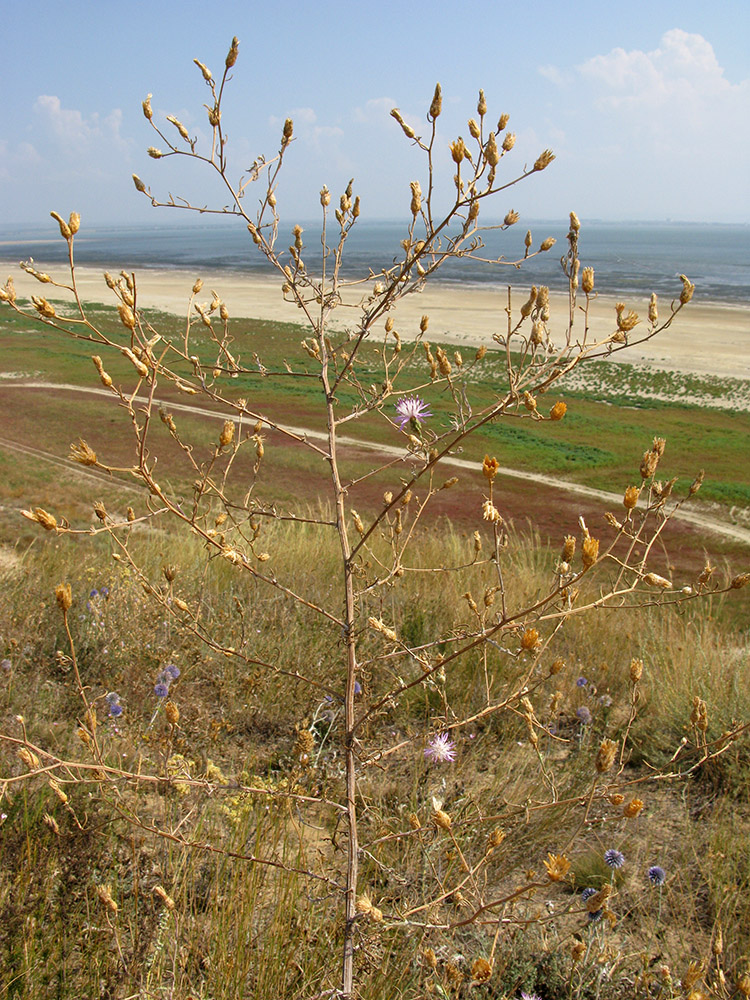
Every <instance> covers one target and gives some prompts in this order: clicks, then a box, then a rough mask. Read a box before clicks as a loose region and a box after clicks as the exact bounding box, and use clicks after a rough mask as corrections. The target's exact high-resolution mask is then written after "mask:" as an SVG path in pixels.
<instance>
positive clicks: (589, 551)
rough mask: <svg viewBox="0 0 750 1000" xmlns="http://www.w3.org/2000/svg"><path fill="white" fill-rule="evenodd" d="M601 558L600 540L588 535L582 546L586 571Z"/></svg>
mask: <svg viewBox="0 0 750 1000" xmlns="http://www.w3.org/2000/svg"><path fill="white" fill-rule="evenodd" d="M598 558H599V539H598V538H592V537H591V535H588V536H587V537H586V538H584V540H583V543H582V545H581V561H582V562H583V568H584V569H590V568H591V567H592V566H593V565H594V563H595V562H596V560H597V559H598Z"/></svg>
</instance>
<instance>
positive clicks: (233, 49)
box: [224, 35, 240, 69]
mask: <svg viewBox="0 0 750 1000" xmlns="http://www.w3.org/2000/svg"><path fill="white" fill-rule="evenodd" d="M239 51H240V43H239V41H238V39H237V36H236V35H235V37H234V38H233V39H232V44H231V45H230V46H229V52H227V57H226V59H225V60H224V65H225V66H226V68H227V69H231V68H232V66H234V64H235V63H236V62H237V55H238V53H239Z"/></svg>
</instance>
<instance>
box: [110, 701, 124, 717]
mask: <svg viewBox="0 0 750 1000" xmlns="http://www.w3.org/2000/svg"><path fill="white" fill-rule="evenodd" d="M109 714H110V715H111V716H112V717H113V718H115V719H116V718H117V716H118V715H122V705H121V704H120V703H119V702H117V701H115V702H113V703H112V704H111V705H110V706H109Z"/></svg>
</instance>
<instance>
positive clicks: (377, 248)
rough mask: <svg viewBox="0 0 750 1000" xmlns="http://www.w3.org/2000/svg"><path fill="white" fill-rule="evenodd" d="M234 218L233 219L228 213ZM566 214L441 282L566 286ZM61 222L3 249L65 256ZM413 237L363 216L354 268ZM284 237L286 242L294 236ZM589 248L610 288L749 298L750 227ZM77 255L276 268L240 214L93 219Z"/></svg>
mask: <svg viewBox="0 0 750 1000" xmlns="http://www.w3.org/2000/svg"><path fill="white" fill-rule="evenodd" d="M226 221H227V223H229V222H230V220H226ZM566 221H567V220H566V219H563V220H562V222H557V223H547V222H534V223H531V224H529V226H527V225H525V224H524V223H523V222H521V223H519V224H518V225H517V226H515V227H513V228H512V229H511V230H509V231H507V232H505V233H500V232H489V233H486V234H484V237H483V238H484V241H485V244H486V249H485V250H484V251H483V254H484V255H485V256H489V257H493V258H494V257H499V256H505V257H506V258H508V259H513V258H514V257H515V256H516V255H517V254H518V253H519V248H520V250H521V251H522V250H523V237H524V234H525V231H526V228H531V230H532V233H533V235H534V242H535V244H537V245H538V243H539V242H541V240H542V239H543V238H544V237H546V236H554V237H556V238H557V240H558V242H557V245H556V246H555V247H553V248H552V250H551V251H549V253H547V254H546V255H544V256H543V257H541V258H537V259H535V260H533V261H530V262H529V263H528V264H527V265H525V266H524V268H523V271H522V272H520V273H519V272H517V271H515V270H514V269H512V268H508V267H502V268H498V267H489V266H487V265H480V264H478V263H476V262H474V261H452V262H450V263H449V264H448V265H446V267H445V268H444V269H443V270H442V271H441V272H440V278H439V280H440V281H441V282H442V283H444V284H445V283H447V284H450V283H456V282H460V283H461V284H464V285H465V284H466V283H480V284H484V283H486V282H496V283H497V282H499V283H500V284H509V283H513V284H519V283H523V284H530V283H532V282H534V283H537V284H539V283H542V284H547V285H549V286H550V287H553V288H555V287H558V288H562V287H563V285H564V277H563V275H562V273H561V270H560V256H561V254H562V253H564V252H565V249H566V246H567V243H566V239H565V236H566V232H567V225H566ZM305 230H306V234H305V238H306V240H307V242H308V244H309V249H308V251H307V257H306V262H307V266H308V270H309V271H311V272H314V271H315V270H317V268H315V266H314V264H315V260H314V256H313V250H314V249H317V246H318V245H319V244H318V238H317V235H316V232H317V224H315V223H311V224H309V225H308V226H306V227H305ZM56 234H57V226H56V224H55V223H51V224H50V226H49V227H46V228H44V229H41V228H34V229H32V228H14V229H11V228H3V227H0V257H2V258H5V259H18V260H21V259H28V258H29V257H33V258H34V259H35V261H36V262H37V264H38V265H39V266H40V267H46V266H47V265H51V264H54V263H57V262H62V261H64V260H65V259H66V250H65V244H64V243H63V241H62V240H61V239H60V238H59V237H57V238H55V237H56ZM404 236H405V230H404V228H403V227H401V226H398V225H396V224H394V223H388V222H374V223H373V222H371V223H367V222H365V223H361V224H358V226H357V227H355V229H354V230H353V231H352V234H351V236H350V238H349V240H348V241H347V251H346V258H345V260H346V264H345V267H346V270H347V272H348V274H350V275H354V274H356V275H361V274H363V273H367V269H368V268H372V269H373V270H374V271H379V270H380V269H381V268H382V267H384V266H388V265H389V264H390V263H391V262H392V261H393V259H394V257H395V256H396V254H397V252H398V250H399V242H400V240H401V239H402V238H403V237H404ZM290 242H291V241H290V238H289V236H288V235H285V234H284V233H283V231H282V233H281V234H280V236H279V242H278V244H277V246H278V247H279V248H281V247H286V246H288V245H289V243H290ZM580 254H581V259H582V262H583V264H584V265H591V266H592V267H594V268H595V269H596V285H597V289H598V290H599V291H600V292H603V293H608V294H613V295H614V294H622V295H626V294H640V295H642V294H644V293H649V292H651V291H655V292H657V293H659V294H660V295H665V296H672V295H675V294H677V293H678V292H679V290H680V287H681V285H680V282H679V281H678V280H676V275H677V274H678V273H679V272H683V273H685V274H687V275H688V277H689V278H690V279H691V281H693V282H694V283H695V284H696V286H697V291H696V299H701V300H703V301H706V300H714V301H722V302H729V303H736V304H749V303H750V226H733V225H693V224H682V223H661V224H650V223H649V224H646V223H643V224H638V223H629V224H628V223H585V222H584V224H583V228H582V231H581V241H580ZM76 259H77V260H78V262H79V263H82V264H95V265H101V266H102V267H107V268H110V269H117V270H119V269H120V268H128V269H130V268H139V267H159V268H186V269H189V270H190V271H191V272H192V271H194V270H195V269H196V268H198V267H204V268H211V269H217V270H221V269H227V270H231V271H240V272H249V273H256V274H264V273H269V271H268V264H267V262H266V261H265V258H263V257H262V256H261V254H259V253H258V252H257V251H256V249H255V247H254V246H253V244H252V242H251V241H250V239H249V236H248V234H247V232H246V231H245V230H244V227H243V226H242V225H241V224H240V223H239V222H237V221H236V220H234V221H233V224H221V225H217V223H216V221H215V220H206V221H205V222H203V223H202V224H197V225H192V224H191V225H185V224H182V225H180V224H175V223H174V222H172V221H171V220H167V219H166V218H165V222H164V224H163V225H150V226H138V227H135V226H132V227H128V226H120V227H116V228H115V227H104V226H100V227H93V228H91V227H89V228H87V229H84V230H82V232H81V233H80V234H79V236H78V237H76Z"/></svg>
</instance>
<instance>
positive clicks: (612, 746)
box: [595, 740, 617, 774]
mask: <svg viewBox="0 0 750 1000" xmlns="http://www.w3.org/2000/svg"><path fill="white" fill-rule="evenodd" d="M616 756H617V743H615V742H613V741H612V740H602V742H601V745H600V746H599V749H598V751H597V754H596V762H595V766H596V770H597V772H598V773H599V774H604V773H605V772H606V771H609V769H610V768H611V767H612V765H613V764H614V762H615V757H616Z"/></svg>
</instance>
